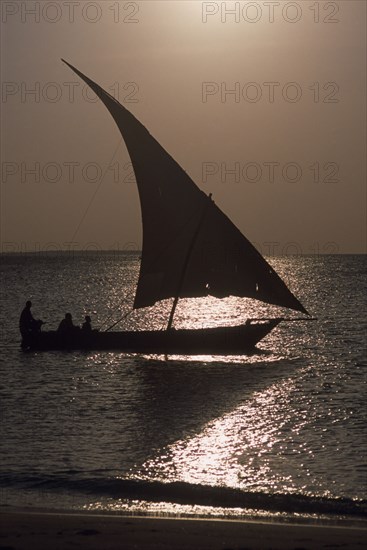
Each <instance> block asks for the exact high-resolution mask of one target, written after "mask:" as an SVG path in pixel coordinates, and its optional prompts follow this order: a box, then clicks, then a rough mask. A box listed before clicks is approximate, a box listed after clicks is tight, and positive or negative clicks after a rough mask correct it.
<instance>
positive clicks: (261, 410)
mask: <svg viewBox="0 0 367 550" xmlns="http://www.w3.org/2000/svg"><path fill="white" fill-rule="evenodd" d="M295 390H296V386H295V380H294V379H293V378H289V379H287V380H282V381H281V382H279V383H275V384H273V385H271V386H269V387H267V388H266V389H265V390H263V391H260V392H255V393H254V394H253V395H252V397H251V398H250V399H249V400H248V401H247V402H246V403H244V404H242V405H240V406H239V407H237V408H236V409H235V410H233V411H231V412H230V413H228V414H225V415H223V416H222V417H220V418H217V419H216V420H213V421H212V422H209V423H208V424H207V425H206V426H205V427H204V428H203V430H202V431H201V433H200V434H198V435H196V436H194V437H191V438H185V439H182V440H179V441H177V442H175V443H174V444H172V445H170V446H169V447H168V448H167V449H165V450H164V452H162V454H161V455H160V456H158V457H155V458H153V459H152V460H149V461H147V462H146V463H145V464H144V465H143V467H142V468H141V470H140V472H139V475H138V477H140V478H141V479H150V480H152V479H154V480H160V481H169V482H173V481H183V482H186V483H190V484H202V485H215V486H226V487H232V488H240V489H242V490H245V491H265V492H267V493H277V492H282V493H288V494H290V493H297V492H300V493H303V494H310V495H313V494H319V495H322V496H328V495H330V494H331V493H330V492H329V491H328V490H326V489H325V488H324V489H322V488H321V487H319V486H318V481H317V477H315V479H312V475H313V474H312V473H311V470H310V469H309V464H310V462H312V459H313V450H312V448H311V447H310V445H309V444H307V443H306V442H305V441H304V440H303V438H302V430H303V428H304V427H305V426H306V425H307V423H308V422H309V414H308V411H307V410H303V411H302V410H300V411H299V414H295V411H294V409H293V407H292V406H291V405H290V403H289V395H290V393H292V392H293V393H294V392H295ZM287 409H288V412H286V411H287ZM135 477H136V473H135ZM306 481H307V482H306Z"/></svg>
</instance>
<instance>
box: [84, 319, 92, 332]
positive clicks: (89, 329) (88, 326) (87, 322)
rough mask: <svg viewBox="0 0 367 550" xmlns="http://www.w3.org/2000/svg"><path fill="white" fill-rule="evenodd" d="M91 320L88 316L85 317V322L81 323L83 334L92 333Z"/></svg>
mask: <svg viewBox="0 0 367 550" xmlns="http://www.w3.org/2000/svg"><path fill="white" fill-rule="evenodd" d="M91 321H92V319H91V318H90V317H89V315H86V316H85V322H84V323H83V326H82V330H83V331H84V332H92V323H91Z"/></svg>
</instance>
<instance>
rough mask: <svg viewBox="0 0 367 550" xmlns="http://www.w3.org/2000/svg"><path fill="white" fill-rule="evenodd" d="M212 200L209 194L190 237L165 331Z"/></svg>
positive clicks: (170, 321) (174, 308) (173, 312)
mask: <svg viewBox="0 0 367 550" xmlns="http://www.w3.org/2000/svg"><path fill="white" fill-rule="evenodd" d="M212 202H213V200H212V194H211V193H210V194H209V201H208V202H207V203H206V205H205V206H204V211H203V213H202V216H201V218H200V220H199V223H198V226H197V228H196V231H195V233H194V235H193V237H192V241H191V243H190V246H189V249H188V251H187V254H186V258H185V262H184V265H183V267H182V273H181V277H180V280H179V283H178V287H177V293H176V296H175V299H174V300H173V305H172V309H171V314H170V316H169V319H168V325H167V330H170V328H171V327H172V323H173V316H174V314H175V311H176V307H177V304H178V300H179V297H180V292H181V289H182V285H183V282H184V279H185V275H186V271H187V266H188V264H189V261H190V257H191V253H192V250H193V248H194V246H195V242H196V240H197V237H198V235H199V231H200V228H201V226H202V224H203V221H204V219H205V216H206V214H207V211H208V208H210V206H211V204H212Z"/></svg>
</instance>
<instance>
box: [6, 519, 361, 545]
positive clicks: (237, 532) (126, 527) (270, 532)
mask: <svg viewBox="0 0 367 550" xmlns="http://www.w3.org/2000/svg"><path fill="white" fill-rule="evenodd" d="M65 548H80V549H88V550H94V549H103V550H115V549H127V550H130V549H131V550H133V549H134V550H170V549H182V550H188V549H190V550H192V549H194V550H201V549H202V550H216V549H218V550H219V549H220V550H247V549H259V550H260V549H261V550H265V549H272V550H275V549H279V550H280V549H294V550H296V549H297V550H301V549H304V550H306V549H308V550H311V549H323V548H324V549H327V548H331V549H332V548H343V550H344V549H356V550H362V549H364V548H367V528H366V529H365V528H362V527H358V528H357V527H344V526H337V527H336V526H325V525H314V524H305V525H296V524H276V523H261V522H251V521H239V520H202V519H175V518H173V519H171V518H169V519H168V518H152V517H129V516H118V515H108V514H104V515H103V514H98V515H97V514H83V513H81V514H74V513H70V514H67V513H54V512H53V513H51V512H50V513H46V512H42V513H40V512H30V511H19V512H18V511H17V512H13V511H11V512H9V511H7V512H5V511H3V512H2V513H0V550H26V549H27V550H28V549H32V550H33V549H37V550H46V549H47V550H59V549H60V550H61V549H65Z"/></svg>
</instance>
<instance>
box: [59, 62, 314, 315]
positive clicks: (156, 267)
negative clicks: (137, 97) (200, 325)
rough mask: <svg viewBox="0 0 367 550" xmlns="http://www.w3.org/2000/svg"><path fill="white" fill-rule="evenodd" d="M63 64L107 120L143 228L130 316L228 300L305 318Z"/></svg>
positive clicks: (144, 141)
mask: <svg viewBox="0 0 367 550" xmlns="http://www.w3.org/2000/svg"><path fill="white" fill-rule="evenodd" d="M64 62H65V63H66V64H67V65H68V66H69V67H70V68H71V69H72V70H73V71H74V72H75V73H76V74H77V75H78V76H79V77H80V78H81V79H82V80H84V81H85V82H86V83H87V84H88V85H89V86H90V87H91V89H92V90H93V91H94V92H95V93H96V94H97V95H98V97H99V98H100V99H101V101H102V102H103V103H104V105H105V106H106V107H107V109H108V110H109V112H110V113H111V115H112V117H113V118H114V120H115V122H116V124H117V126H118V128H119V130H120V132H121V134H122V137H123V139H124V141H125V143H126V146H127V149H128V152H129V155H130V158H131V162H132V165H133V168H134V172H135V177H136V181H137V185H138V190H139V197H140V203H141V212H142V222H143V251H142V259H141V265H140V275H139V281H138V285H137V291H136V296H135V302H134V308H141V307H147V306H151V305H153V304H155V303H156V302H157V301H159V300H163V299H165V298H171V297H176V296H178V297H200V296H207V295H212V296H216V297H218V298H223V297H225V296H230V295H233V296H243V297H249V298H254V299H257V300H261V301H263V302H267V303H270V304H274V305H279V306H284V307H287V308H290V309H294V310H297V311H301V312H303V313H307V311H306V310H305V308H304V307H303V306H302V304H301V303H300V302H299V301H298V300H297V298H296V297H295V296H294V295H293V294H292V293H291V291H290V290H289V289H288V288H287V286H286V284H285V283H284V282H283V281H282V279H281V278H280V277H279V276H278V275H277V273H276V272H275V271H274V270H273V268H272V267H271V266H270V265H269V264H268V263H267V262H266V260H265V259H264V258H263V257H262V256H261V254H260V253H259V252H258V251H257V250H256V249H255V248H254V246H253V245H252V244H251V243H250V242H249V241H248V240H247V239H246V238H245V237H244V236H243V235H242V233H241V232H240V231H239V229H237V227H236V226H235V225H234V224H233V223H232V222H231V221H230V219H229V218H228V217H227V216H226V215H225V214H224V213H223V212H222V211H221V210H220V209H219V208H218V206H216V204H215V203H214V202H213V201H212V200H211V198H210V197H208V196H207V195H206V194H205V193H203V191H201V190H200V189H199V188H198V187H197V185H196V184H195V183H194V182H193V181H192V179H191V178H190V177H189V176H188V175H187V173H186V172H185V171H184V170H183V169H182V168H181V166H179V164H178V163H177V162H176V161H175V160H174V159H173V158H172V157H171V156H170V155H169V154H168V153H167V151H166V150H165V149H164V148H163V147H162V146H161V145H160V144H159V143H158V142H157V141H156V139H155V138H154V137H153V136H152V135H151V134H150V133H149V131H148V130H147V129H146V128H145V127H144V126H143V125H142V124H141V123H140V122H139V121H138V120H137V119H136V118H135V117H134V116H133V115H132V114H131V113H130V112H129V111H128V110H127V109H126V108H125V107H124V106H122V105H121V104H120V103H119V102H118V101H117V100H116V99H115V98H113V97H112V96H111V95H110V94H109V93H107V92H106V91H104V90H103V89H102V88H101V87H100V86H99V85H98V84H96V83H95V82H93V81H92V80H90V79H89V78H88V77H86V76H85V75H83V74H82V73H81V72H80V71H78V70H77V69H76V68H74V67H73V66H72V65H70V64H69V63H67V62H66V61H64ZM198 228H200V229H199V230H198Z"/></svg>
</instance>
